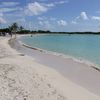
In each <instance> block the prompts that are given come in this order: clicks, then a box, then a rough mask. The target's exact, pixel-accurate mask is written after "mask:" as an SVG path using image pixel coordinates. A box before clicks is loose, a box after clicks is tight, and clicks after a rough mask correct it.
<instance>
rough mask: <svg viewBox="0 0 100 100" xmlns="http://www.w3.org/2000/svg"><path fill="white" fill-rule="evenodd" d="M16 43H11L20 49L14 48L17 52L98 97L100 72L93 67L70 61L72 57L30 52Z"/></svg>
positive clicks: (34, 50) (36, 50) (36, 49)
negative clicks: (55, 71)
mask: <svg viewBox="0 0 100 100" xmlns="http://www.w3.org/2000/svg"><path fill="white" fill-rule="evenodd" d="M18 41H19V39H18ZM18 41H17V40H16V41H15V42H14V41H13V43H15V44H14V45H15V46H16V44H17V46H16V47H19V48H21V49H20V50H18V48H16V47H14V48H15V49H17V50H18V51H19V52H21V53H24V54H27V55H29V56H31V57H32V58H34V59H35V61H36V62H38V63H40V64H43V65H45V66H48V67H51V68H53V69H56V70H57V71H58V72H60V73H61V74H62V75H63V76H64V77H65V78H68V79H69V80H71V81H72V82H74V83H76V84H78V85H80V86H82V87H84V88H86V89H88V90H89V91H90V92H93V93H95V94H98V95H100V89H99V87H100V81H99V80H100V77H99V76H100V72H99V69H98V68H97V67H95V66H94V65H90V64H89V65H88V64H86V63H84V62H80V61H76V60H75V59H72V57H67V58H66V57H62V55H57V54H56V55H54V54H52V52H50V53H48V52H47V51H45V50H42V49H39V48H34V47H33V49H31V50H30V49H29V48H26V47H24V46H23V43H22V42H21V41H20V42H21V44H20V43H18ZM24 45H26V44H24ZM26 46H27V45H26ZM30 48H31V47H30ZM27 51H28V52H27ZM69 66H70V67H69ZM62 69H63V70H62ZM96 82H97V83H96ZM95 84H96V85H97V86H96V85H95Z"/></svg>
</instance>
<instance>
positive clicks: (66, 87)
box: [0, 37, 100, 100]
mask: <svg viewBox="0 0 100 100" xmlns="http://www.w3.org/2000/svg"><path fill="white" fill-rule="evenodd" d="M8 39H9V38H2V37H0V100H100V95H99V94H98V93H97V95H96V93H95V94H94V93H93V92H90V91H88V90H87V89H86V88H83V87H81V86H79V85H77V84H75V83H73V82H71V81H70V80H69V79H67V78H64V77H63V76H62V75H60V74H59V73H58V72H57V71H56V70H55V69H52V68H50V67H47V66H46V65H47V64H46V63H48V60H49V61H50V58H52V55H44V54H43V55H44V56H41V53H39V52H38V53H36V52H37V51H34V59H33V58H32V57H29V56H27V55H23V54H22V53H25V48H21V46H20V45H18V44H17V45H15V42H16V41H15V42H13V43H12V46H13V47H14V46H15V47H16V49H17V50H18V51H21V50H22V49H23V50H24V51H23V52H22V53H19V52H17V51H16V50H14V49H12V48H11V47H10V46H9V45H8ZM15 47H14V48H15ZM27 52H30V50H29V51H27ZM32 52H33V51H32ZM32 56H33V55H32ZM40 56H41V57H45V58H46V57H47V60H46V59H44V60H46V61H45V62H44V61H43V60H41V59H38V57H40ZM41 57H40V58H41ZM53 57H54V56H53ZM37 59H38V60H37ZM54 59H55V60H57V61H59V60H61V59H59V58H58V59H57V58H56V57H54ZM40 60H41V61H40ZM55 60H54V62H55ZM57 61H56V62H55V63H54V62H53V63H51V62H49V65H50V63H51V66H52V64H53V65H54V66H55V67H57ZM63 62H66V61H63ZM70 62H71V60H70V59H69V60H67V62H66V63H67V64H68V66H72V65H73V64H72V65H69V64H70ZM41 63H43V64H41ZM60 63H61V65H59V66H63V65H62V61H61V62H60ZM74 64H76V63H74ZM79 65H81V64H79ZM79 65H77V66H79ZM77 66H76V65H75V67H76V68H77ZM82 68H83V67H82ZM82 68H81V70H82V71H84V70H83V69H82ZM84 68H86V67H84ZM69 70H70V69H69ZM78 70H79V71H80V68H79V69H78ZM89 70H91V71H92V74H93V73H94V74H93V75H95V76H94V78H95V77H97V79H98V77H99V75H100V73H99V72H97V71H96V70H93V69H91V68H90V69H89ZM71 71H72V70H70V72H71ZM82 71H80V74H81V73H82ZM73 73H75V72H73ZM73 73H72V76H73ZM75 74H76V73H75ZM89 74H90V75H91V73H88V75H89ZM77 75H78V74H77ZM97 75H98V76H97ZM75 77H76V76H75ZM83 77H84V78H86V77H85V76H83ZM89 77H90V76H89ZM69 78H70V77H69ZM94 78H93V79H94ZM97 79H96V81H98V83H99V80H97ZM94 81H95V80H94ZM98 83H95V86H97V87H98V85H99V87H98V90H99V88H100V84H98ZM95 88H96V87H95Z"/></svg>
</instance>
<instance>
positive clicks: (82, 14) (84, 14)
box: [80, 12, 88, 20]
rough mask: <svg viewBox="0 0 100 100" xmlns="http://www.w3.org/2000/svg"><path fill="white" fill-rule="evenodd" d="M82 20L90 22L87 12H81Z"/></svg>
mask: <svg viewBox="0 0 100 100" xmlns="http://www.w3.org/2000/svg"><path fill="white" fill-rule="evenodd" d="M80 18H81V19H83V20H88V16H87V14H86V12H81V14H80Z"/></svg>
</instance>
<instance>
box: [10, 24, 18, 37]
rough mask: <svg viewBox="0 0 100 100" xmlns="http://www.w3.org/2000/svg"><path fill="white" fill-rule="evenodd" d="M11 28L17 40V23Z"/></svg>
mask: <svg viewBox="0 0 100 100" xmlns="http://www.w3.org/2000/svg"><path fill="white" fill-rule="evenodd" d="M9 28H10V30H11V34H12V32H13V33H14V34H15V38H16V32H17V31H18V30H19V27H18V24H17V23H13V24H12V25H11V26H10V27H9Z"/></svg>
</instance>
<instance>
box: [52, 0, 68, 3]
mask: <svg viewBox="0 0 100 100" xmlns="http://www.w3.org/2000/svg"><path fill="white" fill-rule="evenodd" d="M65 3H68V0H62V1H57V2H54V4H65Z"/></svg>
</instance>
